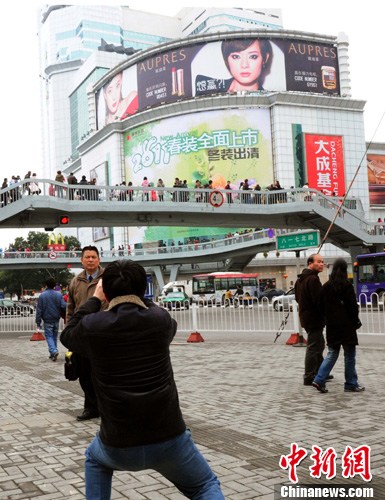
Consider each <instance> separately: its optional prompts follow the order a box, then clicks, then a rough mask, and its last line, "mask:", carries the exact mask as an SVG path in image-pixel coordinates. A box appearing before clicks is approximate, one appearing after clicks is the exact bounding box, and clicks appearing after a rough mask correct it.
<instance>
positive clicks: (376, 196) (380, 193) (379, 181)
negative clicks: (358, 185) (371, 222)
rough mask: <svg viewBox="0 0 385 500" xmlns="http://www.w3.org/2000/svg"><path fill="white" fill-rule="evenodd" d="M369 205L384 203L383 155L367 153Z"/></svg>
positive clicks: (384, 176) (384, 177)
mask: <svg viewBox="0 0 385 500" xmlns="http://www.w3.org/2000/svg"><path fill="white" fill-rule="evenodd" d="M367 161H368V184H369V203H370V206H379V205H381V206H384V205H385V155H373V154H368V155H367Z"/></svg>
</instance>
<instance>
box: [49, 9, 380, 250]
mask: <svg viewBox="0 0 385 500" xmlns="http://www.w3.org/2000/svg"><path fill="white" fill-rule="evenodd" d="M40 43H41V74H42V75H44V79H42V82H41V84H42V110H43V127H44V131H43V134H44V140H43V143H44V145H45V151H44V176H45V177H48V178H54V176H55V172H56V170H58V169H61V170H63V171H64V172H65V173H67V175H68V174H69V172H75V173H77V175H85V176H86V177H87V179H91V178H94V179H97V181H98V182H99V183H101V184H102V183H103V184H109V185H115V184H120V183H121V182H123V181H125V182H127V183H128V181H132V182H133V184H134V185H140V183H141V182H142V180H143V177H144V176H148V177H149V178H150V180H151V181H152V182H154V183H156V181H157V180H158V178H159V177H162V178H163V180H164V181H165V183H166V185H167V186H172V184H173V181H174V178H175V177H179V178H181V179H186V180H187V183H188V185H189V187H193V182H194V181H195V180H201V181H202V183H204V182H208V180H209V179H210V180H212V181H213V184H214V186H217V187H222V188H223V187H224V185H225V183H226V182H227V181H228V180H230V181H231V182H232V184H233V186H234V188H237V189H238V187H239V185H240V182H241V181H242V182H243V181H244V179H245V178H246V177H247V178H248V180H249V182H250V184H251V185H255V184H260V185H261V186H262V188H267V187H268V186H269V185H270V184H273V183H274V182H275V181H276V180H279V182H280V184H281V185H282V186H283V187H285V188H290V187H291V186H293V187H302V186H303V185H304V184H305V183H309V184H310V187H311V188H316V189H319V190H323V191H324V192H325V193H326V194H330V195H332V194H333V193H334V194H336V195H339V196H342V195H343V194H344V193H345V191H346V189H347V187H348V186H349V185H350V183H351V180H352V179H353V178H355V182H354V185H353V186H352V189H351V191H350V195H351V196H355V197H356V198H357V199H359V200H360V202H361V203H362V207H363V210H364V211H365V213H366V215H367V216H369V217H370V216H371V210H372V208H373V203H374V202H372V200H371V198H370V193H369V185H368V176H367V172H366V171H365V170H363V169H361V170H360V171H359V172H358V174H357V176H355V174H356V169H357V165H359V164H360V162H361V161H362V158H363V157H365V151H366V144H365V134H364V121H363V111H364V105H365V102H364V101H361V100H356V99H354V98H352V96H351V91H350V73H349V58H348V46H349V44H348V39H347V37H346V36H345V35H344V34H339V35H338V36H326V35H322V34H309V33H308V32H298V31H291V30H285V29H284V28H283V27H282V22H281V13H280V11H279V10H277V9H258V10H256V9H214V8H212V9H204V8H184V9H182V10H181V11H180V12H179V13H178V14H177V15H176V16H174V17H169V16H164V15H158V14H150V13H145V12H140V11H136V10H132V9H129V8H128V7H102V6H50V7H48V8H47V9H46V10H45V11H44V12H43V14H42V22H41V26H40ZM246 55H247V57H248V63H250V64H251V61H252V62H253V64H254V65H255V66H254V69H253V70H251V69H247V70H245V69H242V68H241V69H239V66H238V68H237V64H238V63H239V64H241V65H242V64H243V63H242V58H243V57H246ZM258 65H260V67H259V69H258V72H259V73H258V75H257V76H255V77H253V74H254V73H253V72H254V71H257V69H256V66H258ZM255 75H256V73H255ZM253 78H254V79H253ZM116 90H117V94H119V96H118V97H119V100H120V101H119V103H117V102H113V103H112V105H111V106H110V104H109V102H110V101H114V99H115V101H116V99H117V98H116V97H114V92H115V91H116ZM110 107H111V110H109V108H110ZM379 151H380V152H381V151H382V150H381V148H380V147H378V146H376V150H375V151H373V152H374V153H378V152H379ZM374 156H375V155H374ZM374 160H376V158H374ZM373 171H374V170H373ZM373 175H374V174H373ZM376 203H377V204H378V202H376ZM381 203H382V204H385V200H383V201H382V202H381ZM379 215H381V216H383V214H379ZM371 218H372V219H373V216H371ZM376 218H377V214H376ZM219 233H220V230H218V228H216V229H214V228H213V229H212V230H211V232H208V229H207V228H206V229H204V232H203V233H202V230H201V228H184V229H180V228H154V227H149V228H145V227H142V228H140V229H139V228H138V229H135V228H129V229H128V228H112V229H111V230H108V228H93V229H92V230H91V229H90V228H84V229H80V230H79V232H78V237H79V239H80V240H81V241H83V242H87V243H91V242H95V244H98V245H99V246H103V247H104V248H108V247H110V246H115V247H117V246H119V245H121V244H128V243H130V244H134V243H136V242H146V241H156V240H163V241H166V242H167V243H169V244H171V242H172V243H174V244H177V243H178V240H183V241H185V240H188V239H189V238H192V237H200V236H202V235H204V236H205V237H211V236H214V237H215V236H216V235H218V234H219ZM96 242H97V243H96ZM331 252H336V249H335V248H334V247H332V248H331Z"/></svg>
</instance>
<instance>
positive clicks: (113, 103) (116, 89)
mask: <svg viewBox="0 0 385 500" xmlns="http://www.w3.org/2000/svg"><path fill="white" fill-rule="evenodd" d="M103 92H104V99H105V101H106V106H107V110H108V113H110V114H116V112H117V110H118V107H119V104H120V101H121V99H122V75H121V73H119V74H117V75H115V76H114V78H113V79H112V80H111V81H110V83H109V84H108V85H107V86H106V87H105V88H104V89H103Z"/></svg>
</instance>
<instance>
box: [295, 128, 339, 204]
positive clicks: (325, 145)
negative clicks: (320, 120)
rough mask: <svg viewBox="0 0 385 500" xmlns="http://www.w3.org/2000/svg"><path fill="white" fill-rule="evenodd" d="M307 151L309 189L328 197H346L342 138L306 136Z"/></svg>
mask: <svg viewBox="0 0 385 500" xmlns="http://www.w3.org/2000/svg"><path fill="white" fill-rule="evenodd" d="M305 150H306V165H307V179H308V183H309V188H312V189H317V190H318V191H322V192H323V193H324V194H326V195H328V196H344V194H345V168H344V152H343V141H342V136H340V135H316V134H305Z"/></svg>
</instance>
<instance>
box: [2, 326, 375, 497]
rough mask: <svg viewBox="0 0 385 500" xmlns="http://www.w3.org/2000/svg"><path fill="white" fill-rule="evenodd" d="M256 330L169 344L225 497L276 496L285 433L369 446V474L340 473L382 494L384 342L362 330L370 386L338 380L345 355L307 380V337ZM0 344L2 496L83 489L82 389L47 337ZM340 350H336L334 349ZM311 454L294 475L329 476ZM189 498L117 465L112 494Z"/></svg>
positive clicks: (363, 374)
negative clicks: (319, 386)
mask: <svg viewBox="0 0 385 500" xmlns="http://www.w3.org/2000/svg"><path fill="white" fill-rule="evenodd" d="M273 338H274V336H273V337H272V336H271V335H270V337H265V338H261V337H260V336H258V337H253V336H252V335H246V336H243V337H242V335H241V334H234V333H232V332H226V333H225V334H223V336H222V337H221V336H220V335H216V336H215V337H214V336H213V337H212V338H210V336H209V335H208V336H207V337H205V342H204V343H193V344H190V343H187V342H186V338H185V337H183V336H182V335H178V337H177V339H176V341H175V343H173V344H172V346H171V353H172V359H173V366H174V372H175V378H176V381H177V385H178V388H179V395H180V401H181V406H182V410H183V413H184V416H185V419H186V422H187V424H188V426H189V427H190V428H191V430H192V434H193V437H194V439H195V441H196V443H197V445H198V447H199V448H200V450H201V451H202V452H203V454H204V455H205V457H206V458H207V460H208V461H209V463H210V464H211V466H212V468H213V470H214V471H215V473H216V474H217V475H218V477H219V479H220V481H221V484H222V488H223V492H224V494H225V497H226V499H229V500H247V499H258V500H273V499H274V486H275V485H282V484H289V481H288V472H287V471H285V470H282V469H280V467H279V459H280V456H281V455H286V454H288V453H289V451H290V444H291V443H292V442H296V443H298V445H300V446H302V447H303V448H305V449H306V450H307V451H308V452H309V455H310V453H311V447H312V445H318V446H320V447H321V448H322V449H326V448H328V447H334V449H335V450H336V452H337V456H338V457H341V456H342V453H343V452H344V450H345V447H346V446H347V445H349V446H351V447H352V448H356V447H358V446H361V445H363V444H367V445H369V446H370V447H371V472H372V475H373V481H372V482H371V483H369V484H368V483H365V482H364V481H363V480H362V478H361V477H360V476H356V477H354V478H351V479H349V480H347V479H343V478H342V475H341V465H340V460H339V461H337V477H336V478H335V480H334V482H335V483H338V484H347V485H351V486H353V485H360V486H364V487H366V486H373V487H374V491H375V498H376V499H377V500H380V499H385V451H384V449H385V430H384V415H385V393H384V390H383V388H384V370H383V364H384V355H385V347H384V345H376V344H375V342H374V343H373V342H372V343H370V344H368V345H365V342H360V343H361V345H360V347H359V348H358V354H357V371H358V374H359V378H360V382H361V383H362V384H364V385H365V386H366V388H367V390H366V392H364V393H360V394H350V393H344V391H343V359H340V360H339V361H338V363H337V366H336V368H335V370H334V375H335V380H334V381H332V382H330V383H329V384H328V388H329V393H328V394H320V393H318V392H317V391H316V390H315V389H314V388H312V387H305V386H303V385H302V371H303V360H304V355H305V349H304V348H294V347H292V346H286V345H285V341H286V338H283V337H282V338H280V339H279V341H278V342H277V343H275V344H273V342H272V340H273ZM0 342H1V350H0V499H7V500H19V499H40V498H41V499H44V500H50V499H64V498H65V499H69V498H71V499H74V500H77V499H82V498H84V469H83V462H84V450H85V448H86V446H87V444H88V443H89V442H90V440H91V439H92V437H93V436H94V434H95V432H96V430H97V429H98V420H92V421H88V422H77V421H76V420H75V416H76V415H77V414H79V413H80V412H81V410H82V404H83V398H82V392H81V389H80V387H79V384H78V383H77V382H68V381H66V380H65V379H64V377H63V357H64V352H65V349H64V348H61V350H60V351H61V352H60V357H59V359H58V361H57V363H52V362H51V361H50V360H49V359H48V351H47V346H46V343H45V342H44V341H40V342H30V340H29V337H27V336H25V335H18V334H13V336H9V335H8V336H7V337H4V338H3V337H1V338H0ZM341 357H342V356H341ZM311 463H312V462H311V461H310V459H309V458H308V457H307V458H306V459H305V460H304V461H303V462H302V463H301V465H300V466H299V467H298V475H299V480H300V483H301V484H318V485H326V484H332V483H333V482H331V481H328V480H326V479H325V477H322V478H320V479H313V478H311V477H310V473H309V466H310V465H311ZM127 498H128V499H130V500H139V499H149V500H161V499H169V500H179V499H181V498H184V497H183V496H182V495H181V494H180V493H179V492H178V491H177V490H176V488H174V487H173V485H171V484H170V483H169V482H168V481H166V480H165V479H164V478H163V477H162V476H160V475H159V474H157V473H155V472H153V471H148V470H147V471H143V472H139V473H133V474H131V473H128V472H118V473H115V474H114V479H113V493H112V499H113V500H119V499H127Z"/></svg>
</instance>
